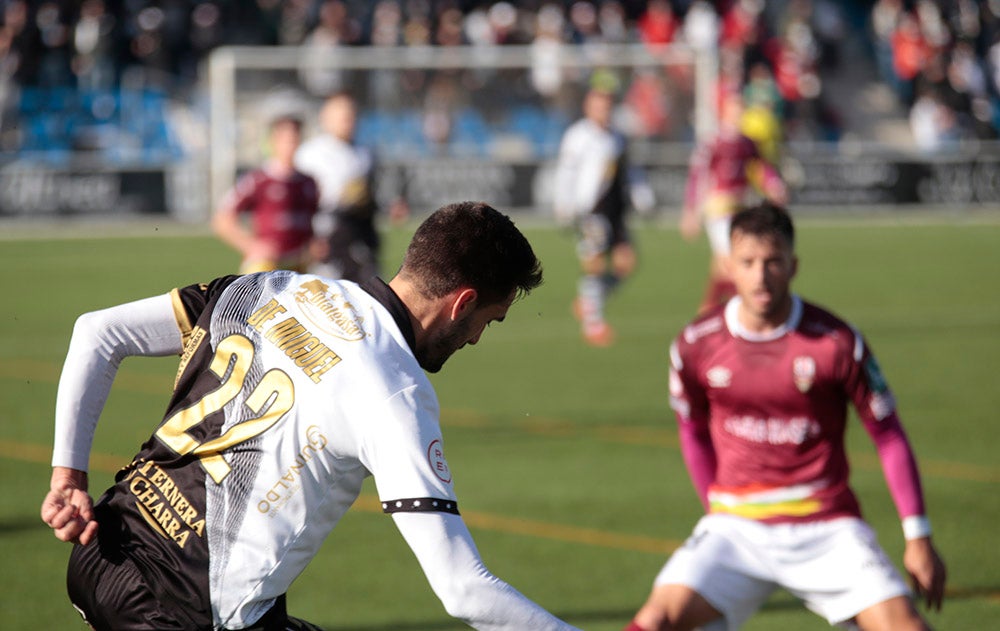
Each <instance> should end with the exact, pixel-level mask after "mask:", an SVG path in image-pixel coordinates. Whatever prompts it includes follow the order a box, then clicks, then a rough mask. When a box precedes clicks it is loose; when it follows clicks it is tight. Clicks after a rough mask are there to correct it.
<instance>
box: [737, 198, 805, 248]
mask: <svg viewBox="0 0 1000 631" xmlns="http://www.w3.org/2000/svg"><path fill="white" fill-rule="evenodd" d="M737 232H739V233H742V234H750V235H754V236H756V237H772V238H775V239H781V240H783V241H784V242H785V243H787V244H788V245H789V247H792V248H794V247H795V226H794V225H792V216H791V215H790V214H789V213H788V211H787V210H786V209H785V208H783V207H782V206H778V205H777V204H774V203H772V202H768V201H763V202H761V203H759V204H756V205H754V206H750V207H748V208H744V209H742V210H740V211H739V212H737V213H736V214H735V215H733V219H732V223H730V224H729V237H730V238H732V236H733V235H734V234H736V233H737Z"/></svg>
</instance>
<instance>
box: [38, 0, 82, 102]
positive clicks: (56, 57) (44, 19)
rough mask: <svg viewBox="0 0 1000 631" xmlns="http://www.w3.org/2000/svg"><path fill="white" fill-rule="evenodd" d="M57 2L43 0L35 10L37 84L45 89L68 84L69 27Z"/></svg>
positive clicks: (69, 74) (69, 81) (69, 76)
mask: <svg viewBox="0 0 1000 631" xmlns="http://www.w3.org/2000/svg"><path fill="white" fill-rule="evenodd" d="M66 18H67V16H65V15H64V14H63V11H62V7H61V6H60V4H59V3H58V2H42V3H41V4H39V5H38V8H37V9H36V10H35V25H36V27H37V28H38V33H39V36H40V44H41V46H40V50H39V61H38V84H39V85H40V86H41V87H43V88H53V87H66V86H69V85H70V83H71V77H72V76H73V73H72V70H71V69H70V36H69V35H70V29H69V25H68V24H67V21H66Z"/></svg>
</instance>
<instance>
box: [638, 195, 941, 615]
mask: <svg viewBox="0 0 1000 631" xmlns="http://www.w3.org/2000/svg"><path fill="white" fill-rule="evenodd" d="M794 244H795V233H794V228H793V226H792V221H791V218H790V217H789V215H788V213H787V212H786V211H785V210H784V209H782V208H780V207H776V206H773V205H771V204H769V203H767V202H764V203H762V204H760V205H757V206H754V207H751V208H749V209H747V210H743V211H741V212H739V213H738V214H737V215H736V216H735V217H734V218H733V221H732V243H731V254H730V257H731V263H732V268H731V269H732V274H733V281H734V283H735V286H736V292H737V293H736V296H735V297H734V298H732V299H731V300H730V301H729V302H728V303H726V305H725V306H724V307H718V308H716V309H713V310H712V311H711V312H710V313H708V314H707V315H704V316H701V317H700V318H698V319H696V320H695V321H694V322H693V323H691V324H690V325H689V326H687V327H686V328H685V329H684V330H683V332H682V333H681V334H680V335H679V336H678V337H677V339H676V340H675V341H674V343H673V344H672V346H671V348H670V362H671V368H670V401H671V407H673V409H674V412H675V413H676V415H677V421H678V424H679V432H680V445H681V452H682V454H683V457H684V462H685V464H686V465H687V468H688V472H689V474H690V476H691V480H692V482H693V483H694V486H695V490H696V491H697V493H698V497H699V498H700V499H701V502H702V504H703V505H704V507H705V509H706V511H707V513H708V514H707V515H706V516H704V517H702V519H701V520H700V521H699V522H698V524H697V526H696V527H695V529H694V534H693V535H692V536H691V537H690V538H689V539H688V540H687V542H686V543H685V544H684V545H683V546H682V547H681V548H679V549H678V550H677V551H676V552H674V554H673V556H672V557H671V558H670V560H669V561H668V562H667V564H666V565H665V566H664V568H663V569H662V570H661V572H660V574H659V575H658V576H657V577H656V580H655V582H654V587H653V590H652V593H651V595H650V596H649V599H648V600H647V602H646V604H645V605H644V606H643V607H642V608H641V609H640V610H639V612H638V614H637V615H636V617H635V619H634V621H633V623H632V624H631V625H630V626H628V627H627V628H626V629H627V630H628V631H654V630H657V631H660V630H664V629H692V628H694V627H701V628H704V629H737V628H739V627H740V626H741V625H742V624H743V623H744V622H746V620H747V619H748V618H749V617H750V616H751V615H752V614H753V613H754V612H755V611H756V610H757V609H758V608H759V607H760V606H761V605H762V604H763V603H764V601H765V600H767V598H768V596H769V595H770V594H771V593H772V592H773V591H774V590H776V589H778V588H784V589H786V590H787V591H788V592H790V593H791V594H793V595H795V596H796V597H798V598H800V599H801V600H803V601H804V602H805V603H806V605H807V606H808V607H809V609H810V610H812V611H815V612H816V613H818V614H819V615H821V616H823V617H825V618H826V619H827V621H829V623H830V624H836V625H840V624H844V623H848V622H851V623H855V624H857V625H858V626H860V627H861V628H862V629H865V630H866V631H873V630H875V631H878V630H883V631H890V630H891V631H900V630H912V629H927V628H928V627H927V625H926V623H925V622H924V621H923V620H922V618H921V616H920V614H919V613H918V612H917V610H916V608H915V607H914V605H913V603H912V602H911V600H910V592H909V589H908V588H907V586H906V583H905V582H904V580H903V578H902V577H901V576H900V575H899V573H898V572H897V570H896V568H895V567H894V566H893V564H892V561H891V560H890V559H889V558H888V556H887V555H886V553H885V552H884V551H883V550H882V548H881V547H880V546H879V544H878V541H877V540H876V536H875V533H874V531H873V530H872V528H871V527H870V526H869V525H868V524H867V523H866V522H864V521H863V520H862V518H861V509H860V507H859V504H858V500H857V498H856V497H855V495H854V492H853V491H852V490H851V488H850V486H849V484H848V476H849V467H848V461H847V453H846V451H845V445H844V433H845V430H846V429H847V427H846V425H847V406H848V403H851V404H853V406H854V408H855V410H856V411H857V414H858V417H859V418H860V420H861V424H862V425H863V426H864V428H865V430H866V431H867V432H868V434H869V436H870V437H871V439H872V441H873V442H874V443H875V446H876V449H877V451H878V456H879V459H880V460H881V462H882V470H883V473H884V475H885V479H886V482H887V484H888V487H889V491H890V494H891V495H892V499H893V502H894V503H895V505H896V510H897V512H898V514H899V516H900V518H901V519H902V530H903V535H904V537H905V539H906V548H905V551H904V553H903V565H904V566H905V568H906V570H907V572H908V573H909V574H910V578H911V581H912V583H913V585H914V588H915V589H916V591H917V593H918V594H920V595H922V596H923V597H924V598H925V600H926V603H927V604H928V606H930V607H935V608H940V606H941V601H942V598H943V596H944V585H945V567H944V563H943V562H942V561H941V559H940V557H939V556H938V553H937V552H936V550H935V549H934V546H933V545H932V544H931V529H930V523H929V521H928V519H927V517H926V511H925V506H924V498H923V492H922V490H921V484H920V476H919V473H918V471H917V465H916V460H915V457H914V455H913V451H912V449H911V448H910V444H909V441H908V440H907V437H906V433H905V432H904V430H903V427H902V425H901V423H900V420H899V417H898V415H897V411H896V403H895V400H894V398H893V395H892V392H891V390H890V389H889V386H888V384H887V383H886V380H885V378H884V377H883V376H882V372H881V370H880V369H879V365H878V362H876V360H875V356H874V355H873V354H872V352H871V350H870V349H869V348H868V345H867V344H866V342H865V340H864V338H863V337H862V335H861V333H859V332H858V331H857V330H856V329H854V328H853V327H851V326H850V325H849V324H847V323H845V322H843V321H842V320H840V319H839V318H838V317H837V316H835V315H833V314H831V313H830V312H828V311H826V310H825V309H823V308H821V307H818V306H816V305H813V304H811V303H808V302H806V301H804V300H802V299H801V298H800V297H798V296H797V295H795V294H793V293H792V292H791V281H792V278H793V277H794V276H795V273H796V271H797V268H798V259H797V257H796V255H795V249H794V248H795V245H794ZM703 625H704V626H703Z"/></svg>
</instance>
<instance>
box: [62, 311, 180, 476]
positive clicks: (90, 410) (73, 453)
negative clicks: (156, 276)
mask: <svg viewBox="0 0 1000 631" xmlns="http://www.w3.org/2000/svg"><path fill="white" fill-rule="evenodd" d="M182 350H183V343H182V341H181V330H180V328H179V326H178V324H177V319H176V317H175V316H174V308H173V302H172V300H171V296H170V294H163V295H162V296H156V297H153V298H146V299H143V300H138V301H136V302H130V303H126V304H123V305H119V306H116V307H111V308H109V309H104V310H102V311H93V312H91V313H85V314H83V315H82V316H80V317H79V318H77V320H76V325H75V326H74V327H73V336H72V338H71V339H70V343H69V350H68V351H67V353H66V362H65V363H64V364H63V370H62V375H61V376H60V377H59V389H58V390H57V392H56V421H55V443H54V447H53V450H52V466H54V467H70V468H72V469H79V470H80V471H87V468H88V463H89V459H90V448H91V445H92V443H93V440H94V431H95V430H96V429H97V420H98V418H100V416H101V411H102V410H103V409H104V404H105V402H106V401H107V399H108V394H109V393H110V392H111V384H112V382H113V381H114V380H115V374H116V373H117V372H118V366H119V365H120V364H121V362H122V360H123V359H125V358H126V357H129V356H132V355H146V356H165V355H176V354H179V353H180V352H181V351H182Z"/></svg>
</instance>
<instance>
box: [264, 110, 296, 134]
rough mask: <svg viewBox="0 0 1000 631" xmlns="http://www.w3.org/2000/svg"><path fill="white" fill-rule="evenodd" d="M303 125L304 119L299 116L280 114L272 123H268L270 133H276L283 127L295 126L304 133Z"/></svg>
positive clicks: (272, 119)
mask: <svg viewBox="0 0 1000 631" xmlns="http://www.w3.org/2000/svg"><path fill="white" fill-rule="evenodd" d="M303 124H304V123H303V122H302V117H301V116H299V115H298V114H292V113H286V114H278V115H277V116H274V117H273V118H271V121H270V122H269V123H268V126H267V128H268V130H270V131H274V130H275V129H276V128H277V127H279V126H281V125H294V126H295V127H296V129H298V130H299V131H302V127H303Z"/></svg>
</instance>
